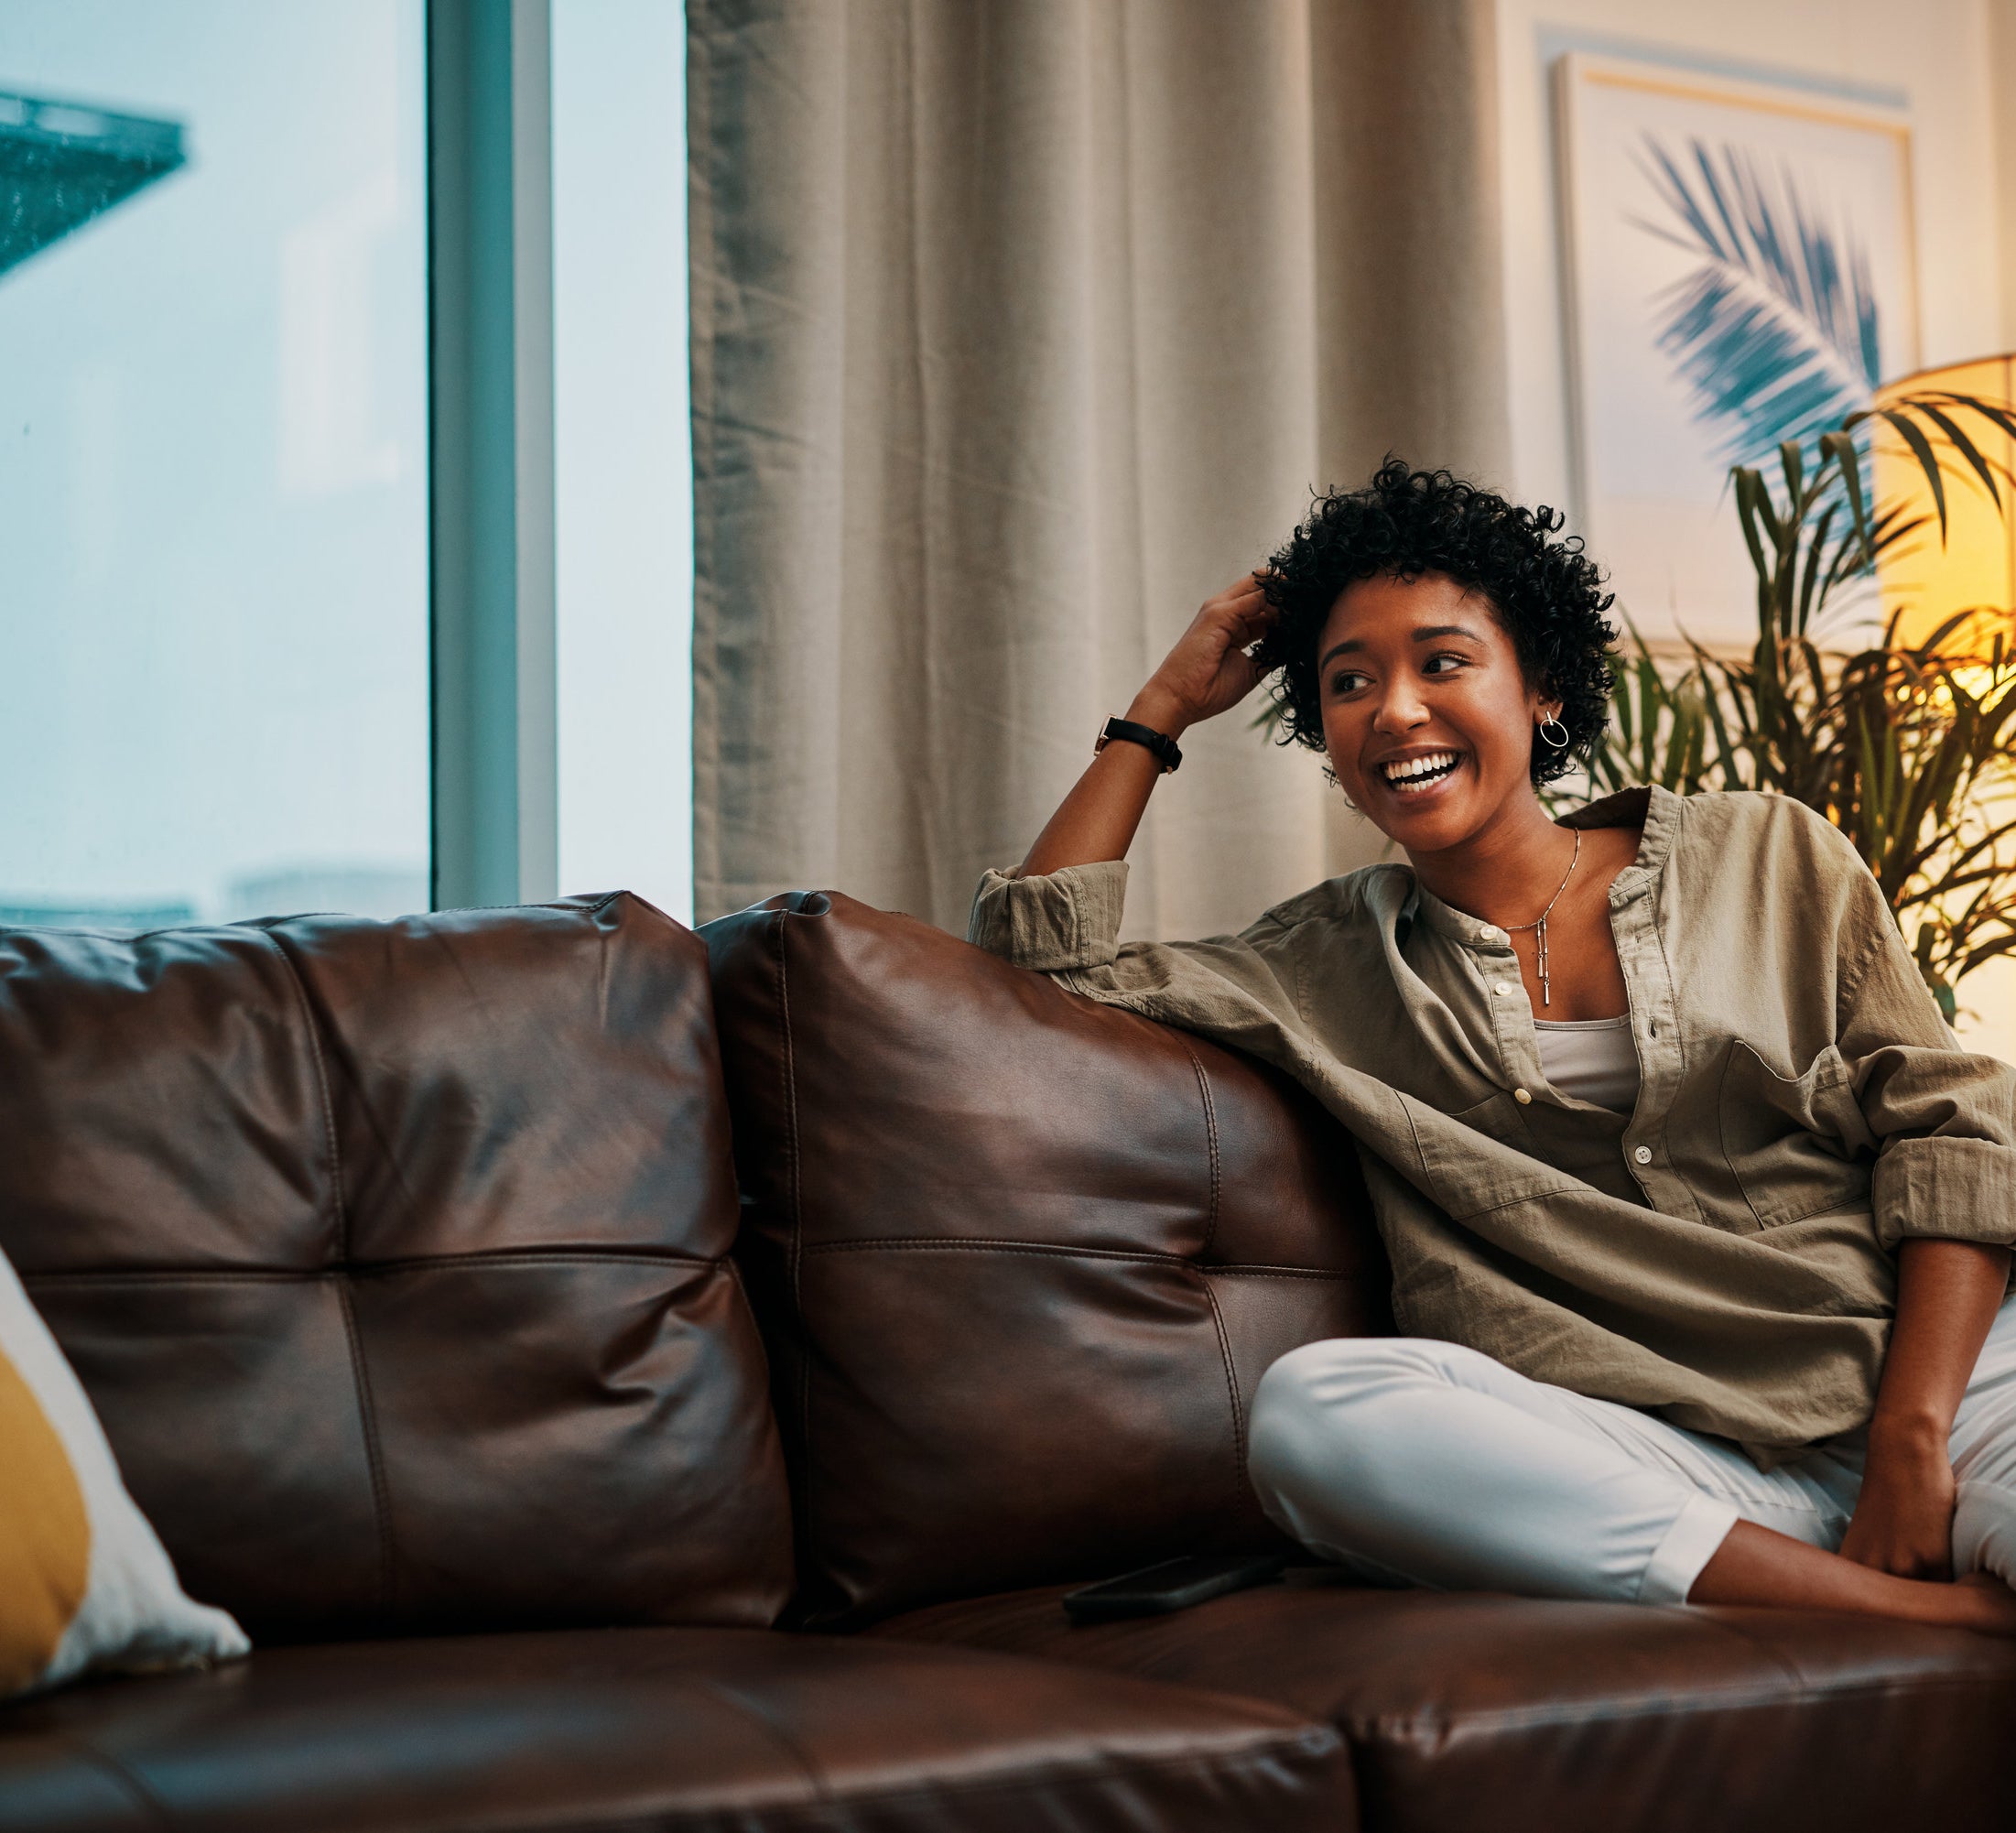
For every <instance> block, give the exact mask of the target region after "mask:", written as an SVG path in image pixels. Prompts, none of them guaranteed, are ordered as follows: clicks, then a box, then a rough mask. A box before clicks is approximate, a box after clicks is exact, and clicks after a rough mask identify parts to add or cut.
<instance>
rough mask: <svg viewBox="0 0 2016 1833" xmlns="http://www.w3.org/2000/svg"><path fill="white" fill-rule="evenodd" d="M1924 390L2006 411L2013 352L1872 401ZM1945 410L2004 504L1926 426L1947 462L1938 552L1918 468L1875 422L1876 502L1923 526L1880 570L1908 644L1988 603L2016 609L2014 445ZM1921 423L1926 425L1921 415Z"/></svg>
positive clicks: (1938, 372)
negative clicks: (1991, 472)
mask: <svg viewBox="0 0 2016 1833" xmlns="http://www.w3.org/2000/svg"><path fill="white" fill-rule="evenodd" d="M1927 393H1938V394H1948V395H1978V396H1982V397H1983V398H1984V399H1986V400H1989V401H1992V402H1994V403H1995V404H1996V406H1998V407H2003V406H2007V405H2008V404H2010V403H2011V402H2012V401H2016V353H2011V354H2010V355H2007V356H1984V357H1978V358H1977V359H1976V360H1975V361H1973V362H1971V363H1948V364H1946V366H1945V367H1944V368H1941V369H1921V370H1920V371H1919V372H1918V373H1917V374H1915V375H1905V376H1902V377H1900V378H1899V379H1898V380H1897V381H1895V382H1890V383H1886V384H1885V385H1883V386H1882V387H1881V389H1879V390H1878V391H1877V396H1876V405H1877V406H1878V407H1883V406H1886V405H1888V404H1889V403H1890V402H1892V401H1894V400H1896V399H1897V398H1898V397H1899V396H1904V395H1923V394H1927ZM1948 412H1949V414H1950V415H1951V418H1953V419H1955V420H1956V422H1958V424H1959V426H1960V427H1961V428H1962V430H1963V431H1965V432H1966V434H1967V437H1968V438H1969V439H1972V440H1973V441H1974V443H1975V445H1976V446H1977V447H1978V449H1979V450H1980V453H1981V455H1982V457H1984V458H1985V459H1987V460H1988V461H1989V465H1990V466H1991V467H1994V468H1995V469H1996V479H1997V482H1998V483H2000V486H2001V491H2002V504H2003V507H2002V509H2001V510H1998V509H1997V508H1996V505H1995V503H1994V501H1993V499H1992V498H1991V497H1990V496H1989V493H1988V491H1987V490H1986V489H1985V488H1984V487H1983V486H1982V483H1981V481H1980V479H1979V478H1978V477H1977V476H1976V475H1975V472H1974V469H1973V467H1972V466H1971V465H1969V464H1968V463H1967V461H1965V460H1964V459H1962V458H1961V457H1960V456H1959V454H1958V453H1957V452H1956V451H1955V450H1953V449H1952V447H1951V445H1950V444H1949V442H1948V441H1947V440H1946V439H1944V438H1942V437H1940V436H1938V435H1937V433H1936V432H1935V429H1934V428H1929V427H1927V428H1925V431H1926V433H1927V436H1928V437H1930V438H1931V439H1932V443H1933V449H1934V450H1935V452H1936V453H1937V454H1938V456H1939V457H1940V459H1941V460H1943V461H1944V463H1945V472H1946V546H1945V548H1941V547H1940V545H1939V524H1938V515H1937V511H1936V509H1935V506H1934V504H1933V499H1932V492H1931V491H1930V490H1929V489H1928V488H1927V487H1926V485H1925V478H1924V472H1923V471H1922V470H1921V469H1920V468H1919V465H1918V461H1917V460H1916V459H1914V458H1913V456H1912V454H1911V450H1910V449H1909V448H1908V447H1907V446H1906V445H1905V444H1904V442H1903V440H1902V439H1899V438H1898V436H1897V434H1896V433H1895V431H1894V430H1893V429H1892V428H1890V426H1889V425H1888V424H1887V423H1886V422H1883V421H1878V422H1877V423H1876V431H1877V437H1876V439H1875V440H1874V442H1873V450H1874V458H1875V469H1874V476H1873V479H1872V482H1873V483H1874V486H1875V491H1876V501H1877V503H1878V504H1879V505H1880V506H1881V507H1882V508H1888V507H1890V506H1891V504H1907V505H1908V506H1909V511H1910V514H1912V515H1923V516H1924V518H1925V526H1924V527H1923V528H1921V529H1920V530H1919V531H1918V532H1917V533H1916V534H1915V535H1913V536H1909V537H1906V538H1905V539H1904V540H1903V541H1902V543H1900V544H1899V546H1898V547H1896V548H1891V551H1890V552H1889V553H1888V554H1887V555H1886V556H1885V557H1884V559H1883V560H1882V562H1881V566H1880V568H1879V569H1878V570H1879V576H1880V578H1881V584H1882V592H1883V610H1884V613H1885V614H1886V615H1888V614H1889V613H1891V612H1895V611H1902V613H1903V616H1902V620H1901V621H1900V622H1899V624H1898V636H1899V639H1900V640H1901V641H1902V642H1904V643H1914V642H1916V641H1918V640H1919V639H1920V638H1922V637H1924V636H1926V635H1928V634H1931V632H1932V631H1933V630H1934V629H1935V628H1936V627H1937V626H1938V625H1939V624H1942V623H1943V622H1945V620H1946V619H1947V618H1948V617H1951V616H1952V615H1953V614H1954V613H1956V612H1958V611H1971V610H1975V609H1977V608H1979V607H1988V608H1991V609H1994V610H1997V611H2003V612H2007V611H2009V610H2010V609H2011V607H2016V504H2011V489H2012V488H2016V483H2012V478H2016V441H2011V439H2008V438H2006V437H2005V436H2004V435H2003V434H2002V433H2000V432H1999V431H1998V430H1997V429H1996V428H1995V427H1994V425H1993V424H1992V423H1991V422H1989V421H1987V420H1984V419H1982V418H1980V416H1978V414H1968V413H1952V411H1951V410H1950V409H1949V410H1948ZM1919 424H1920V425H1921V426H1922V427H1923V426H1924V421H1923V420H1922V419H1921V420H1920V422H1919Z"/></svg>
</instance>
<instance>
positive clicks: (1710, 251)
mask: <svg viewBox="0 0 2016 1833" xmlns="http://www.w3.org/2000/svg"><path fill="white" fill-rule="evenodd" d="M1555 105H1556V111H1557V114H1556V126H1557V139H1556V146H1557V155H1558V159H1559V176H1560V211H1561V218H1560V220H1561V230H1562V233H1561V244H1562V255H1563V264H1564V267H1565V270H1566V271H1565V273H1564V275H1563V296H1564V299H1565V301H1566V341H1567V346H1568V350H1567V355H1568V370H1569V388H1570V396H1571V399H1570V408H1571V420H1572V423H1573V428H1574V436H1575V439H1574V443H1575V459H1576V482H1577V498H1578V504H1577V506H1578V510H1579V520H1580V526H1581V527H1582V530H1583V532H1584V534H1585V535H1586V536H1587V537H1588V543H1589V548H1590V551H1591V552H1592V553H1593V554H1594V555H1595V556H1596V557H1597V559H1599V561H1601V562H1602V564H1603V565H1604V566H1605V567H1606V568H1607V569H1609V570H1610V575H1611V580H1612V584H1613V585H1614V587H1615V589H1616V591H1617V593H1618V599H1619V603H1620V607H1621V608H1622V609H1623V610H1624V611H1625V612H1626V613H1628V614H1629V615H1630V617H1631V621H1632V623H1633V624H1635V625H1636V626H1637V628H1638V630H1639V631H1640V632H1641V634H1643V635H1644V636H1645V637H1646V638H1647V639H1648V640H1649V641H1652V642H1653V643H1655V644H1660V643H1671V642H1675V641H1676V640H1678V639H1680V638H1681V637H1683V636H1691V637H1693V638H1694V639H1696V640H1697V641H1699V642H1702V643H1704V644H1707V645H1710V646H1713V647H1728V646H1731V645H1748V644H1749V643H1750V642H1751V641H1754V639H1755V633H1756V622H1755V620H1756V612H1755V604H1756V597H1755V588H1754V585H1753V575H1752V573H1751V570H1750V564H1749V561H1748V559H1747V557H1746V555H1745V553H1744V550H1743V546H1742V537H1741V535H1740V531H1739V528H1738V525H1737V519H1736V515H1735V513H1734V509H1733V505H1732V504H1731V503H1730V501H1729V466H1730V465H1731V464H1734V463H1755V462H1759V461H1763V460H1767V459H1770V458H1772V454H1773V453H1774V452H1775V450H1776V448H1777V446H1778V443H1779V441H1780V440H1782V439H1792V438H1809V439H1810V437H1811V436H1812V435H1813V434H1815V432H1818V431H1819V430H1821V429H1823V428H1827V427H1831V426H1833V425H1835V424H1836V423H1837V422H1838V421H1839V419H1840V418H1841V417H1842V416H1843V415H1845V414H1847V413H1848V412H1850V411H1851V410H1853V409H1854V408H1856V407H1862V406H1865V405H1867V403H1868V401H1869V399H1870V396H1871V395H1872V394H1873V392H1874V391H1875V389H1876V388H1877V387H1878V386H1879V385H1881V383H1883V382H1884V381H1886V380H1889V379H1891V378H1892V377H1895V376H1898V375H1902V374H1907V373H1908V372H1910V371H1912V370H1913V369H1915V368H1917V366H1918V360H1919V352H1918V301H1917V259H1916V249H1915V232H1914V228H1913V216H1912V169H1911V134H1910V128H1909V125H1908V121H1907V118H1906V117H1905V115H1904V114H1903V113H1902V110H1901V109H1886V108H1882V107H1880V106H1876V105H1873V104H1868V103H1860V102H1857V101H1850V100H1848V99H1844V98H1837V97H1835V96H1832V95H1829V94H1826V93H1823V92H1815V91H1812V90H1807V89H1803V88H1794V87H1791V86H1779V85H1772V84H1764V83H1755V82H1747V81H1735V80H1732V79H1727V78H1722V77H1718V76H1710V75H1705V74H1698V73H1696V72H1693V71H1687V70H1685V69H1675V68H1671V67H1668V66H1664V65H1662V64H1657V63H1653V62H1639V61H1636V60H1625V59H1620V58H1613V57H1599V56H1594V55H1589V54H1585V53H1581V52H1576V53H1570V54H1569V55H1566V56H1564V57H1563V58H1561V59H1560V60H1558V61H1557V62H1556V64H1555Z"/></svg>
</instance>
